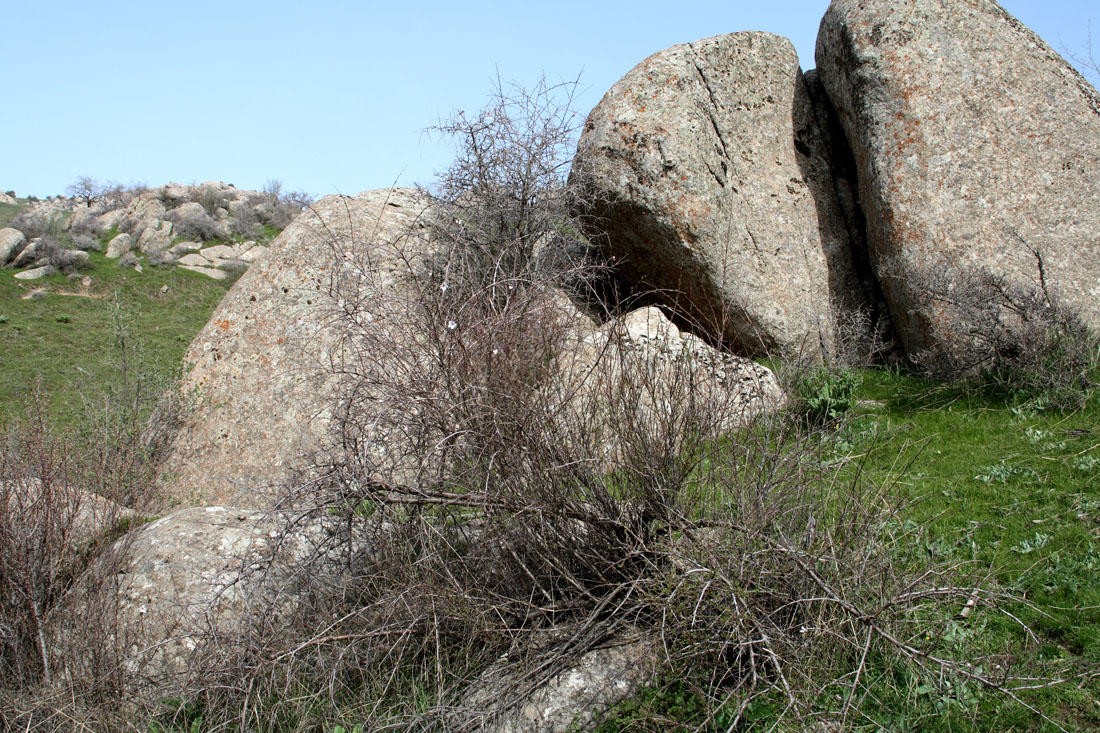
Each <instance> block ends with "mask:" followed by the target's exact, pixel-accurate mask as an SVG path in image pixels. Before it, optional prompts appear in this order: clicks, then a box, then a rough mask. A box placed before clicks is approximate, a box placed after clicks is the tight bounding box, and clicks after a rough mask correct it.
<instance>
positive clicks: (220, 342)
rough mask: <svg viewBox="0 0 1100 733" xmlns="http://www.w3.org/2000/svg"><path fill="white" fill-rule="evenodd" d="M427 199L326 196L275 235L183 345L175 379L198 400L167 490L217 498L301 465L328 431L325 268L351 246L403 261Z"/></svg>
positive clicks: (177, 445)
mask: <svg viewBox="0 0 1100 733" xmlns="http://www.w3.org/2000/svg"><path fill="white" fill-rule="evenodd" d="M425 208H426V203H425V202H423V201H422V200H421V199H420V198H419V196H418V194H417V193H416V192H415V191H409V190H401V189H399V190H383V191H370V192H366V193H363V194H360V195H358V196H355V197H346V196H329V197H326V198H324V199H322V200H321V201H319V202H317V203H316V204H315V205H314V206H313V207H312V209H311V210H310V211H309V212H307V213H305V214H303V215H301V216H300V217H299V218H298V219H297V220H296V221H295V222H294V223H293V224H291V225H290V226H289V227H287V229H286V230H285V231H284V232H283V233H282V234H281V235H279V237H278V238H276V239H275V241H274V242H272V245H271V247H270V250H269V252H268V253H267V255H266V256H265V257H263V258H261V259H260V260H259V261H257V262H256V264H255V265H253V266H252V267H251V268H250V269H249V270H248V272H247V273H245V275H243V276H242V277H241V279H240V280H239V281H238V282H237V283H236V284H235V285H234V286H233V288H232V289H231V290H230V292H229V293H227V294H226V296H225V298H224V299H223V300H222V302H221V304H220V305H219V306H218V308H217V310H216V311H215V312H214V314H213V316H212V318H211V320H210V322H209V323H208V324H207V325H206V327H205V328H204V329H203V330H202V331H201V332H200V333H199V335H198V336H197V337H196V338H195V340H194V341H193V342H192V344H191V347H190V349H189V350H188V352H187V355H186V357H185V360H186V362H188V363H190V364H193V367H192V368H191V370H190V372H189V373H188V375H187V376H186V378H185V380H184V386H183V389H184V392H185V393H188V394H193V395H195V400H196V403H195V406H194V409H193V410H192V411H191V412H190V413H189V415H188V416H187V418H186V420H185V422H184V425H183V426H182V428H181V430H180V431H179V433H178V434H177V436H176V438H175V440H174V442H173V444H172V446H171V453H170V455H169V457H168V458H167V460H166V463H165V465H164V469H163V472H162V482H163V483H164V484H165V485H166V487H167V488H168V490H169V491H170V493H172V494H173V495H174V496H176V497H178V498H179V499H181V500H183V501H187V502H197V503H225V502H226V501H227V500H229V499H232V498H235V497H238V495H241V494H247V493H248V492H251V491H254V490H256V489H260V488H264V487H268V486H269V485H271V484H273V483H276V482H279V481H282V480H283V479H285V478H286V477H287V476H288V475H289V474H290V473H292V472H293V471H294V470H296V469H299V468H303V467H304V466H305V464H307V463H308V459H309V457H310V454H311V452H312V451H314V450H315V449H317V448H319V447H321V446H322V445H323V443H324V440H325V438H326V436H327V435H328V432H329V429H330V426H329V416H330V412H331V410H332V407H333V405H332V404H331V403H332V401H333V397H334V394H335V392H334V390H335V377H334V376H333V373H332V372H333V370H332V369H330V366H331V365H332V363H333V360H338V359H339V355H338V353H336V351H337V348H338V345H339V343H340V335H341V334H340V332H339V330H338V329H335V328H330V324H331V319H332V314H333V309H334V308H335V307H336V304H335V303H334V302H332V300H331V299H330V298H329V296H328V292H329V284H330V278H331V277H333V275H334V274H335V273H337V272H338V271H339V270H340V269H341V268H342V267H343V266H344V263H345V262H346V261H348V258H351V257H353V256H354V257H361V256H367V257H371V256H373V262H374V264H375V265H376V266H377V267H379V268H381V269H383V270H385V269H386V267H391V268H392V269H393V270H394V271H396V270H398V269H399V268H404V267H405V259H406V258H407V257H414V256H415V254H416V250H418V248H422V247H423V244H424V243H423V241H422V240H421V239H420V238H419V237H418V236H417V233H418V232H419V231H420V229H419V225H418V220H419V219H420V217H421V216H422V214H423V213H424V210H425ZM353 250H354V251H353ZM387 263H388V264H387ZM393 280H394V278H390V279H389V280H386V279H385V278H383V281H384V282H385V283H391V282H392V281H393ZM239 501H243V502H245V505H253V506H255V505H257V504H263V501H264V500H263V499H262V498H260V497H258V496H256V495H249V496H246V497H242V498H240V499H239Z"/></svg>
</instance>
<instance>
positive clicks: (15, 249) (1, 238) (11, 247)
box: [0, 227, 27, 267]
mask: <svg viewBox="0 0 1100 733" xmlns="http://www.w3.org/2000/svg"><path fill="white" fill-rule="evenodd" d="M26 241H27V237H26V235H24V234H23V232H21V231H19V230H18V229H12V228H11V227H4V228H3V229H0V267H3V266H4V265H6V264H8V260H10V259H12V258H13V257H14V256H15V255H16V254H18V253H19V249H20V247H22V246H23V244H24V243H25V242H26Z"/></svg>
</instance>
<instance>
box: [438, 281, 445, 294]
mask: <svg viewBox="0 0 1100 733" xmlns="http://www.w3.org/2000/svg"><path fill="white" fill-rule="evenodd" d="M439 289H440V290H442V291H443V292H444V293H445V292H447V283H443V284H442V285H440V286H439Z"/></svg>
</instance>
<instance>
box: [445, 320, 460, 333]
mask: <svg viewBox="0 0 1100 733" xmlns="http://www.w3.org/2000/svg"><path fill="white" fill-rule="evenodd" d="M447 328H449V329H450V330H452V331H453V330H455V329H456V328H458V324H457V323H455V322H454V321H447Z"/></svg>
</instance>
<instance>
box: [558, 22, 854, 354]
mask: <svg viewBox="0 0 1100 733" xmlns="http://www.w3.org/2000/svg"><path fill="white" fill-rule="evenodd" d="M573 180H574V181H575V182H577V183H579V184H581V186H582V187H583V189H584V191H585V197H586V199H587V200H588V202H589V203H590V208H589V209H588V210H587V211H586V212H584V213H586V214H587V215H588V217H589V220H590V221H591V222H592V230H591V232H590V233H591V234H592V235H593V239H594V240H595V241H596V242H598V243H600V244H602V245H604V246H605V247H606V249H607V250H608V252H609V254H610V255H611V256H612V258H613V259H615V260H616V261H617V265H618V267H619V268H620V270H621V272H622V273H623V274H624V275H625V276H626V277H627V279H628V280H630V281H632V282H633V283H634V284H635V286H636V287H640V288H643V289H648V288H653V289H656V291H657V293H658V296H659V297H660V300H661V301H663V302H664V303H666V304H668V305H669V306H670V307H671V309H672V311H673V312H675V313H678V314H680V315H681V316H682V317H683V318H682V320H683V321H687V322H695V323H697V324H699V325H700V326H702V327H703V328H704V329H706V330H711V331H712V332H713V331H715V330H717V331H719V332H720V334H721V336H722V337H723V338H724V340H725V341H726V343H727V345H728V346H730V347H732V348H733V349H735V350H736V351H739V352H741V353H744V354H746V355H764V354H772V355H783V356H788V357H789V356H796V355H809V356H813V355H818V354H820V353H821V351H822V350H825V351H828V350H830V349H831V348H832V346H833V341H834V338H835V333H834V325H833V324H834V323H835V322H836V320H838V318H837V317H838V316H843V315H845V314H849V313H851V312H852V311H854V310H856V309H858V308H860V307H861V306H862V304H863V297H862V295H861V291H860V284H859V278H858V277H857V276H856V273H855V270H854V268H853V264H852V254H851V251H850V247H849V237H848V232H847V230H846V227H845V223H844V217H843V214H842V212H841V210H840V206H839V204H838V203H837V197H836V192H835V189H834V185H833V180H832V173H831V170H830V166H829V162H828V151H827V150H826V149H825V146H824V145H823V143H822V136H821V131H820V129H819V125H818V122H817V120H816V118H815V116H814V113H813V108H812V105H811V103H810V99H809V96H808V93H807V90H806V86H805V83H804V81H803V78H802V74H801V72H800V70H799V68H798V57H797V55H796V54H795V50H794V47H793V46H792V45H791V43H790V42H789V41H787V40H786V39H783V38H780V37H778V36H773V35H771V34H767V33H734V34H731V35H725V36H717V37H714V38H707V39H704V40H701V41H696V42H693V43H688V44H682V45H678V46H673V47H672V48H669V49H666V50H664V51H661V52H659V53H657V54H654V55H653V56H650V57H649V58H648V59H646V60H645V61H643V62H642V63H641V64H639V65H638V66H636V67H635V68H634V69H632V70H631V71H630V72H629V73H628V74H627V75H626V76H625V77H623V79H622V80H620V81H619V82H618V83H616V84H615V85H614V86H613V87H612V88H611V90H610V91H609V92H608V93H607V94H606V95H605V96H604V98H603V100H602V101H601V102H600V103H599V105H598V106H597V107H596V108H595V109H594V110H593V111H592V113H591V114H590V115H589V117H588V120H587V122H586V124H585V127H584V132H583V134H582V136H581V140H580V144H579V148H578V152H577V156H576V159H575V160H574V163H573ZM604 232H606V236H604V235H603V233H604ZM841 320H843V319H841Z"/></svg>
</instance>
